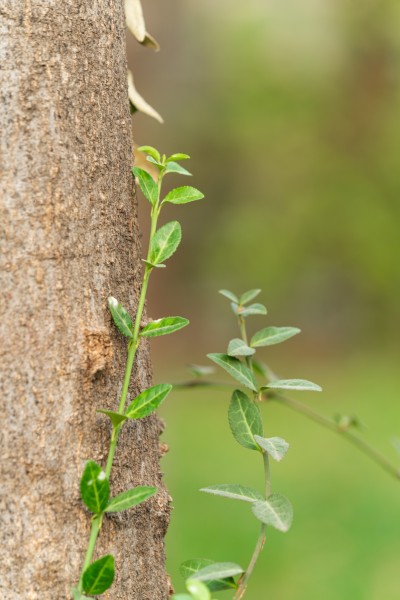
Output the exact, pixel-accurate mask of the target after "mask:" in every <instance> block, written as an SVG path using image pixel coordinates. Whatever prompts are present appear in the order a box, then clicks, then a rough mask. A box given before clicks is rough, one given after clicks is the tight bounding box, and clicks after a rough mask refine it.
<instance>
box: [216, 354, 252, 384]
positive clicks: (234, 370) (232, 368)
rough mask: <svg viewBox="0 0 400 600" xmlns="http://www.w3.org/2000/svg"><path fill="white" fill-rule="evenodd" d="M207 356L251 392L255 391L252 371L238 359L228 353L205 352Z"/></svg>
mask: <svg viewBox="0 0 400 600" xmlns="http://www.w3.org/2000/svg"><path fill="white" fill-rule="evenodd" d="M207 356H208V358H209V359H211V360H212V361H213V362H215V363H216V364H217V365H218V366H220V367H222V368H223V369H224V370H225V371H226V372H227V373H229V375H231V377H233V378H234V379H236V381H239V382H240V383H241V384H242V385H244V386H246V387H248V388H250V389H251V390H253V392H256V391H257V382H256V380H255V377H254V375H253V373H252V372H251V371H250V369H249V368H248V367H246V365H244V364H243V363H241V362H240V360H239V359H237V358H235V357H233V356H228V354H218V353H217V354H207Z"/></svg>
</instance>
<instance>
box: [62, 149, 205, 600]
mask: <svg viewBox="0 0 400 600" xmlns="http://www.w3.org/2000/svg"><path fill="white" fill-rule="evenodd" d="M139 150H141V151H143V152H145V153H146V154H147V155H148V156H147V160H149V162H151V163H152V164H153V165H155V166H156V168H157V169H158V173H159V175H158V181H157V182H155V181H154V179H153V178H152V177H151V175H150V174H149V173H148V172H147V171H145V170H144V169H141V168H138V167H134V168H133V174H134V176H135V177H136V178H137V180H138V182H139V186H140V189H141V190H142V192H143V195H144V196H145V198H146V199H147V200H148V201H149V202H150V204H151V226H150V240H149V246H148V251H147V258H146V260H145V261H144V262H145V267H144V273H143V281H142V285H141V290H140V295H139V300H138V305H137V310H136V315H135V318H134V320H133V322H132V319H131V317H130V316H129V314H128V313H127V312H126V310H125V309H124V308H123V306H122V305H121V304H119V302H118V301H117V300H116V299H115V298H112V297H110V298H109V306H110V311H111V315H112V318H113V320H114V323H115V325H116V326H117V328H118V329H119V330H120V332H121V333H122V334H123V335H125V336H126V337H127V338H128V340H129V341H128V345H127V359H126V366H125V374H124V379H123V384H122V391H121V396H120V400H119V404H118V410H117V412H112V411H109V410H104V409H99V412H101V413H104V414H105V415H106V416H108V417H109V418H110V420H111V422H112V433H111V437H110V444H109V449H108V457H107V463H106V467H105V470H104V471H103V470H102V469H101V467H100V466H99V465H97V464H96V463H94V462H93V461H89V462H88V463H87V464H86V467H85V471H84V473H83V476H82V479H81V496H82V499H83V501H84V503H85V504H86V506H87V508H89V510H91V511H92V512H93V513H94V515H93V517H92V523H91V528H90V534H89V540H88V545H87V550H86V554H85V559H84V562H83V566H82V570H81V573H80V577H79V583H78V586H77V587H76V588H73V589H72V593H73V597H74V600H81V599H84V598H87V597H88V596H86V594H89V595H91V596H98V595H100V594H102V593H103V592H104V591H106V590H107V589H108V588H109V587H110V586H111V584H112V582H113V579H114V557H113V556H111V555H107V556H105V557H103V558H101V559H99V560H97V561H95V562H94V563H92V559H93V554H94V551H95V547H96V541H97V538H98V536H99V533H100V530H101V526H102V521H103V516H104V513H105V512H119V511H121V510H126V509H128V508H130V507H131V506H135V505H136V504H139V503H140V502H143V501H145V500H146V499H147V498H149V497H150V496H151V495H153V494H154V493H155V492H156V491H157V490H156V488H152V487H148V486H138V487H137V488H133V489H132V490H127V491H126V492H123V493H122V494H120V495H118V496H116V497H114V498H111V499H110V498H109V480H110V476H111V471H112V467H113V461H114V456H115V451H116V447H117V443H118V438H119V435H120V432H121V429H122V427H123V425H124V422H125V420H127V419H138V418H143V417H146V416H148V415H149V414H151V413H152V412H153V411H154V410H156V408H157V407H158V406H159V404H160V403H161V402H162V401H163V400H164V398H165V397H166V396H167V395H168V393H169V392H170V391H171V389H172V386H171V385H169V384H159V385H158V386H153V387H151V388H148V389H147V390H144V391H143V392H142V393H141V394H139V396H138V397H137V398H135V399H134V400H133V401H132V402H131V403H130V404H129V406H128V407H127V406H126V405H127V399H128V392H129V384H130V381H131V377H132V371H133V368H134V364H135V358H136V353H137V350H138V348H139V344H140V340H141V338H142V337H157V336H160V335H166V334H168V333H173V332H174V331H178V330H179V329H181V328H182V327H185V326H186V325H188V323H189V321H188V320H187V319H184V318H182V317H164V318H162V319H158V320H156V321H150V322H149V323H148V324H146V325H144V326H143V325H142V317H143V311H144V306H145V302H146V296H147V290H148V285H149V280H150V275H151V272H152V271H153V269H154V268H155V267H164V266H165V265H164V264H163V262H164V261H165V260H167V259H168V258H170V256H172V254H173V253H174V252H175V250H176V249H177V247H178V245H179V243H180V241H181V227H180V225H179V223H178V222H177V221H172V222H171V223H167V224H166V225H164V226H163V227H161V228H160V229H158V230H157V223H158V217H159V215H160V211H161V207H162V205H163V204H164V203H166V202H169V203H171V204H187V203H189V202H193V201H195V200H200V199H201V198H203V194H202V193H201V192H199V190H197V189H196V188H193V187H191V186H182V187H179V188H175V189H173V190H171V191H170V192H169V193H168V194H167V195H166V196H165V198H164V199H163V200H161V185H162V181H163V177H164V176H165V175H166V174H168V173H177V174H181V175H190V173H189V172H188V171H186V169H184V168H183V167H181V165H180V164H179V163H178V162H176V161H181V160H185V159H187V158H189V156H188V155H187V154H181V153H179V154H173V155H171V156H170V157H168V158H167V157H166V156H165V155H163V156H162V157H161V155H160V153H159V152H158V151H157V150H156V149H155V148H152V147H151V146H143V147H141V148H139ZM83 593H84V594H85V595H83Z"/></svg>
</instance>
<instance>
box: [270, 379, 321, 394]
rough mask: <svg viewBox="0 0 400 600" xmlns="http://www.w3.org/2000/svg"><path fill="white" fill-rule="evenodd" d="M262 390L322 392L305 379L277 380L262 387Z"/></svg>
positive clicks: (317, 386)
mask: <svg viewBox="0 0 400 600" xmlns="http://www.w3.org/2000/svg"><path fill="white" fill-rule="evenodd" d="M262 389H271V390H304V391H308V392H322V388H321V387H320V386H319V385H317V384H316V383H313V382H312V381H307V380H306V379H278V380H276V381H271V382H270V383H268V385H265V386H263V387H262Z"/></svg>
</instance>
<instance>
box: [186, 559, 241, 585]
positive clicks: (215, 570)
mask: <svg viewBox="0 0 400 600" xmlns="http://www.w3.org/2000/svg"><path fill="white" fill-rule="evenodd" d="M242 573H244V569H242V567H240V566H239V565H237V564H236V563H230V562H226V563H213V564H212V565H208V566H207V567H204V568H203V569H200V571H197V573H196V576H195V577H196V579H197V580H198V581H213V580H215V579H225V578H226V577H234V576H235V575H241V574H242Z"/></svg>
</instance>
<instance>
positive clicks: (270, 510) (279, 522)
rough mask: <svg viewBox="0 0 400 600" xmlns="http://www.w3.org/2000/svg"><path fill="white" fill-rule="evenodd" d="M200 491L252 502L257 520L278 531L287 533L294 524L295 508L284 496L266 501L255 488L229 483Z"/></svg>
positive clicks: (271, 496) (275, 495)
mask: <svg viewBox="0 0 400 600" xmlns="http://www.w3.org/2000/svg"><path fill="white" fill-rule="evenodd" d="M282 441H283V440H282ZM200 491H201V492H206V493H207V494H213V495H214V496H223V497H225V498H231V499H232V500H242V501H244V502H250V503H251V505H252V506H251V508H252V511H253V514H254V515H255V516H256V517H257V519H258V520H259V521H261V522H262V523H264V525H269V526H270V527H273V528H274V529H278V531H282V532H286V531H288V530H289V528H290V526H291V524H292V521H293V508H292V505H291V503H290V502H289V500H288V499H287V498H286V497H285V496H283V495H282V494H271V495H270V496H269V497H268V498H267V499H265V498H263V496H262V494H260V492H258V491H257V490H254V489H253V488H248V487H245V486H243V485H239V484H227V483H223V484H219V485H212V486H209V487H206V488H202V489H201V490H200Z"/></svg>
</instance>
